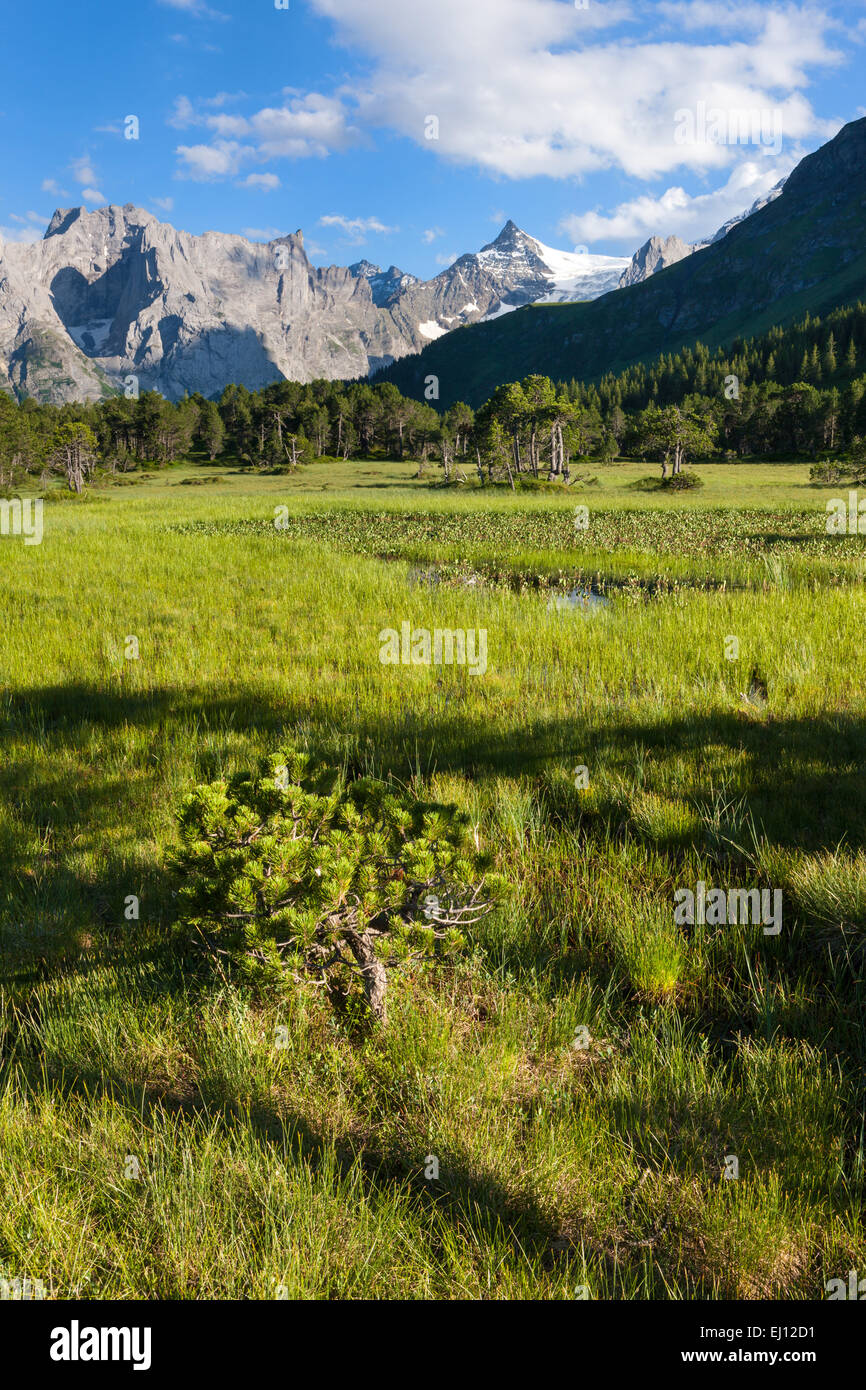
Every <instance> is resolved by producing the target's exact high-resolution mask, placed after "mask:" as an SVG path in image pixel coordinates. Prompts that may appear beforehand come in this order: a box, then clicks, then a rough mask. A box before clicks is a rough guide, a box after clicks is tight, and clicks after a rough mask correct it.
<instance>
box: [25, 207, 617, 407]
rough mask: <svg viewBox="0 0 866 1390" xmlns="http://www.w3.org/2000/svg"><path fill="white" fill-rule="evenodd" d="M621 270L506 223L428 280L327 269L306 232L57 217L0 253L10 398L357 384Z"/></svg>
mask: <svg viewBox="0 0 866 1390" xmlns="http://www.w3.org/2000/svg"><path fill="white" fill-rule="evenodd" d="M627 264H628V261H627V260H626V259H621V258H619V257H607V256H590V255H587V254H583V253H573V252H562V251H554V250H553V249H552V248H549V247H546V246H544V245H543V244H542V243H541V242H537V241H535V240H534V239H533V238H532V237H529V236H527V234H526V233H525V232H522V231H520V229H519V228H518V227H516V226H515V225H514V223H513V222H509V223H507V224H506V226H505V227H504V228H503V230H502V232H501V233H500V235H499V236H498V237H497V238H496V240H495V241H493V242H491V243H490V244H489V245H487V246H485V247H484V248H483V249H482V250H481V251H480V252H478V253H477V254H474V255H465V256H461V257H460V258H459V260H457V261H455V262H454V264H453V265H451V266H449V267H448V268H447V269H446V270H443V271H442V272H441V273H440V274H439V275H437V276H435V277H434V278H433V279H432V280H428V281H421V280H418V279H416V277H415V276H413V275H408V274H406V273H404V272H403V271H401V270H399V269H398V268H397V267H396V266H391V267H390V268H389V269H388V270H387V271H384V272H383V271H382V270H381V269H380V268H379V267H378V266H375V265H372V264H371V263H370V262H369V261H360V262H358V263H357V264H355V265H353V266H349V267H341V266H329V267H327V268H325V269H321V268H317V267H315V266H313V265H312V264H311V262H310V260H309V259H308V257H307V254H306V252H305V250H304V240H303V234H302V233H301V232H296V233H295V234H294V235H292V236H282V237H278V238H276V240H274V241H271V242H268V243H267V244H262V243H257V242H252V241H248V240H247V239H246V238H245V237H242V236H234V235H229V234H226V233H222V232H206V233H205V234H204V235H203V236H193V235H191V234H190V233H188V232H183V231H178V230H176V229H175V228H174V227H172V226H170V225H169V224H168V223H165V222H160V221H159V220H158V219H157V218H156V217H154V216H152V215H151V214H150V213H148V212H144V211H142V210H141V209H140V208H136V207H133V206H132V205H131V204H127V205H126V206H124V207H116V206H110V207H103V208H99V209H98V210H96V211H94V212H88V211H86V209H84V208H72V209H67V210H58V211H57V212H55V214H54V216H53V217H52V219H51V222H50V224H49V227H48V229H47V231H46V233H45V236H44V238H43V239H42V241H40V242H35V243H29V244H24V243H20V242H14V243H13V242H9V243H4V242H2V241H0V389H6V390H11V391H13V392H14V393H15V394H16V395H18V396H25V395H32V396H36V397H38V398H40V399H42V400H49V401H55V402H62V401H64V400H93V399H98V398H99V397H101V396H103V395H106V394H109V393H111V392H113V391H116V390H118V389H120V388H123V387H124V384H125V383H127V381H128V379H129V377H134V378H135V379H136V382H137V384H138V389H139V390H141V391H145V390H149V389H154V390H157V391H160V392H162V394H163V395H165V396H167V397H168V398H169V399H173V400H174V399H177V398H178V397H180V396H182V395H183V393H184V392H185V391H189V392H193V391H200V392H202V394H203V395H206V396H212V395H216V394H218V393H219V392H220V391H221V390H222V389H223V387H224V386H226V385H227V384H228V383H229V382H238V383H243V384H244V385H246V386H248V387H249V388H250V389H256V388H258V387H261V386H265V385H267V384H268V382H271V381H275V380H278V379H279V378H280V377H286V378H290V379H293V380H296V381H310V380H312V379H313V378H315V377H325V378H329V379H336V378H353V377H363V376H366V375H368V374H369V373H370V372H373V371H375V370H376V369H377V368H380V367H384V366H386V365H388V364H389V363H392V362H394V361H395V360H397V359H398V358H401V357H404V356H405V355H406V354H407V353H418V352H419V351H420V350H421V349H422V348H423V347H424V346H425V344H427V343H429V342H431V341H432V340H434V339H436V338H439V337H441V336H442V335H443V334H445V333H447V332H449V331H450V330H451V329H453V328H457V327H459V326H461V325H463V324H466V323H472V322H476V321H478V320H480V319H485V318H495V317H497V316H499V315H501V314H503V313H506V312H508V311H509V310H511V309H516V308H518V307H520V306H521V305H524V304H528V303H531V302H532V301H533V300H536V299H540V300H556V299H590V298H592V297H594V296H595V295H598V294H603V293H604V292H605V291H606V290H608V289H611V288H613V287H614V285H615V284H616V283H617V281H618V279H619V276H620V275H621V273H622V271H623V268H624V267H625V266H626V265H627Z"/></svg>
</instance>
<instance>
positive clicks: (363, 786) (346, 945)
mask: <svg viewBox="0 0 866 1390" xmlns="http://www.w3.org/2000/svg"><path fill="white" fill-rule="evenodd" d="M178 819H179V824H180V835H181V846H180V848H179V849H178V850H177V851H176V852H175V853H174V854H173V856H172V864H173V867H174V869H175V870H176V872H177V873H178V875H179V880H180V885H179V895H178V896H179V899H180V904H181V907H180V918H179V930H180V931H181V933H182V934H183V935H185V936H186V938H187V939H188V940H190V941H191V940H192V939H198V940H199V941H200V942H203V943H204V945H205V946H206V947H207V949H208V950H209V951H210V952H211V953H216V952H219V953H220V954H221V956H222V958H223V959H224V960H225V961H226V962H227V964H228V965H229V967H230V968H236V969H237V970H238V971H239V972H240V974H241V975H242V977H244V978H246V979H247V980H248V981H250V982H253V983H256V984H257V985H260V986H261V985H263V984H271V985H273V984H276V983H281V984H286V983H290V982H291V981H300V980H301V979H302V978H303V977H304V976H313V977H315V978H317V979H318V980H320V981H323V982H324V983H325V984H326V986H327V987H328V989H329V990H330V989H335V988H338V989H339V990H340V991H341V992H342V993H343V994H344V995H345V994H350V993H352V992H353V983H354V985H355V986H356V987H357V986H360V987H361V989H362V990H363V995H364V998H365V999H366V1003H367V1005H368V1006H369V1009H370V1011H371V1012H372V1014H373V1015H374V1016H375V1017H377V1018H379V1019H381V1020H383V1021H384V1020H385V1016H386V1009H385V995H386V985H387V977H388V971H389V970H390V969H392V968H393V967H395V966H398V965H400V964H401V963H403V962H406V961H409V960H410V959H429V958H431V957H432V956H433V955H434V954H442V953H446V952H451V951H456V950H458V949H459V948H460V947H461V946H462V945H463V943H464V935H463V933H464V930H465V929H466V928H467V927H468V926H469V925H471V924H472V923H473V922H474V921H476V920H477V919H478V918H479V916H480V915H482V914H483V913H484V912H486V911H488V910H489V908H490V906H491V903H492V897H493V894H494V892H495V891H496V888H497V885H498V880H496V879H495V878H494V877H493V876H492V875H491V874H490V863H491V860H490V856H489V854H486V853H484V852H482V850H481V849H480V847H479V845H478V843H477V835H476V834H474V833H473V830H472V827H471V825H470V823H469V819H468V817H467V816H466V815H465V814H464V813H463V812H461V811H460V810H459V809H458V808H457V807H456V806H454V805H443V804H437V803H434V802H425V801H421V800H419V799H418V798H417V797H415V796H414V795H413V794H412V793H411V792H410V791H408V790H407V789H405V788H403V787H401V786H398V785H397V784H395V783H392V782H383V781H377V780H374V779H372V778H367V777H357V778H349V777H347V776H346V774H345V772H344V771H343V770H342V769H339V768H335V767H328V766H318V767H317V766H314V764H313V763H312V761H311V759H310V758H309V756H308V755H307V754H305V753H302V752H300V751H298V750H297V749H295V748H286V749H283V750H281V751H279V752H278V753H275V754H273V755H272V756H270V757H268V758H266V759H264V760H263V762H262V763H261V765H260V768H259V772H258V774H257V775H254V776H251V775H250V774H248V773H240V774H238V775H236V776H234V777H232V778H231V779H229V780H227V781H226V780H219V781H215V782H210V783H207V784H205V785H202V786H199V787H196V788H195V790H194V791H193V792H191V793H190V794H189V795H188V796H187V797H186V798H185V800H184V802H183V804H182V807H181V809H180V812H179V815H178ZM355 992H357V988H356V989H355Z"/></svg>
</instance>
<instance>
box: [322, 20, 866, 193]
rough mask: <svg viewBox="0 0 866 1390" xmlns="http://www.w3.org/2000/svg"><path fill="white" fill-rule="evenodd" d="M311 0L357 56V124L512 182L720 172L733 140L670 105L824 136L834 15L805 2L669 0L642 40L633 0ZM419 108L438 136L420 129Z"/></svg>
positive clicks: (792, 137)
mask: <svg viewBox="0 0 866 1390" xmlns="http://www.w3.org/2000/svg"><path fill="white" fill-rule="evenodd" d="M310 3H311V6H312V8H313V9H314V10H316V11H317V12H318V13H319V14H320V15H323V16H326V17H328V18H329V19H331V20H333V21H334V24H335V26H336V28H337V35H338V38H339V40H340V41H341V42H343V43H344V44H346V45H347V46H350V47H351V49H352V51H353V54H355V55H357V54H358V53H361V54H367V55H369V59H370V64H369V71H368V73H367V74H366V76H365V77H364V78H363V79H360V80H354V81H353V82H352V83H351V84H347V85H345V86H344V87H343V88H342V89H341V90H340V92H339V96H340V97H341V98H342V100H343V101H344V102H347V101H349V100H352V101H354V102H355V103H356V106H357V115H356V116H355V118H354V119H357V120H360V121H361V122H363V124H365V125H367V126H368V127H375V126H381V127H386V128H389V129H392V130H396V131H399V132H401V133H402V134H403V135H405V136H407V137H408V138H410V139H412V140H414V141H416V142H417V143H418V144H419V145H420V146H421V147H423V148H426V149H428V150H429V151H430V152H431V153H434V154H438V155H441V156H445V157H447V158H450V159H453V160H456V161H459V162H461V163H465V164H474V165H477V166H480V167H481V168H482V169H485V170H487V171H488V172H490V173H494V174H500V175H504V176H506V177H509V178H528V177H534V176H537V175H548V176H553V177H557V178H573V177H576V176H577V177H579V176H580V175H582V174H586V173H589V172H591V171H593V170H597V169H602V168H619V169H621V170H622V171H624V172H625V173H626V174H628V175H632V176H636V177H639V178H654V177H659V176H662V175H664V174H666V173H670V172H672V171H673V170H675V169H691V170H696V171H701V172H709V171H712V170H713V169H716V170H718V169H723V168H726V167H730V166H731V165H732V164H733V163H734V162H736V149H735V148H732V147H731V146H730V145H723V144H715V143H710V142H703V143H692V144H678V143H677V141H676V140H675V138H674V134H675V117H674V113H675V112H676V111H677V110H679V109H683V108H687V109H693V108H695V107H696V106H697V103H698V102H699V101H703V102H704V103H705V104H706V106H707V107H709V108H713V107H720V108H723V109H725V110H731V109H733V110H752V109H757V110H772V111H774V112H775V111H778V112H779V113H780V118H781V121H782V129H783V133H784V138H785V141H786V146H789V144H790V142H791V141H795V142H796V141H802V140H805V139H807V138H810V137H813V136H815V135H818V136H827V135H829V134H832V133H833V131H832V129H830V128H828V125H827V123H825V122H823V121H821V120H819V119H818V118H817V117H816V116H815V114H814V112H813V110H812V107H811V105H810V103H809V101H808V100H807V98H806V97H805V95H803V91H804V89H805V88H807V87H808V85H809V83H810V81H811V80H812V78H813V74H814V72H815V70H820V69H827V68H829V67H833V66H834V65H838V64H840V63H841V62H842V56H841V55H840V54H839V53H836V52H834V51H833V50H831V49H830V48H829V47H828V44H827V42H826V34H827V33H828V32H829V31H831V30H832V28H833V21H832V20H831V18H830V17H829V16H828V15H827V14H825V13H824V12H823V11H822V10H821V9H818V8H815V7H814V6H812V5H810V4H808V3H804V4H802V5H797V4H788V3H773V0H771V3H769V4H764V3H762V4H760V5H759V4H755V3H751V4H749V3H745V4H737V3H736V0H734V8H733V11H729V10H728V9H727V8H725V7H718V6H717V5H715V4H709V3H707V0H692V3H686V4H670V5H667V6H666V7H664V8H660V9H659V19H660V21H661V22H660V23H656V24H653V25H651V26H650V28H649V30H648V31H646V30H645V31H644V32H643V33H642V35H641V37H639V38H638V37H636V36H635V34H634V32H633V31H631V30H630V29H629V27H628V25H629V21H630V19H631V16H632V14H633V13H634V14H635V16H637V17H643V18H645V7H640V8H639V9H637V8H635V9H634V10H633V9H632V7H631V6H630V5H627V4H624V3H621V2H620V0H606V3H604V4H591V5H590V6H589V7H588V9H586V10H578V9H576V8H575V7H574V6H573V5H569V4H565V3H562V0H472V3H471V4H467V3H466V0H428V3H426V4H424V5H422V6H418V5H407V4H406V3H405V0H310ZM730 14H733V19H730V17H729V16H730ZM620 26H625V28H624V31H623V32H620V33H618V34H616V35H613V34H612V33H611V32H610V31H611V30H613V29H617V28H619V27H620ZM605 31H607V32H605ZM647 33H648V34H649V37H647ZM431 115H435V116H436V117H437V118H438V122H439V129H438V139H428V138H426V136H425V124H426V122H427V118H428V117H429V116H431Z"/></svg>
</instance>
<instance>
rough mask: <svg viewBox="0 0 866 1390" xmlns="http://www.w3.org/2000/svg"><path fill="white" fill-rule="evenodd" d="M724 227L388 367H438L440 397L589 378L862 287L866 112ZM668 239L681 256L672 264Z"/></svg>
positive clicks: (408, 379)
mask: <svg viewBox="0 0 866 1390" xmlns="http://www.w3.org/2000/svg"><path fill="white" fill-rule="evenodd" d="M774 192H775V190H774ZM720 232H721V233H722V235H721V236H718V234H717V237H716V238H713V239H712V241H711V242H710V243H709V244H708V245H706V246H704V247H703V248H702V249H699V250H695V251H693V252H692V251H691V248H689V247H688V246H686V245H685V244H684V243H679V244H678V246H674V247H670V246H667V247H666V244H665V243H661V242H660V243H659V244H658V245H656V246H654V245H652V244H651V243H647V246H645V247H643V248H641V252H639V253H638V256H641V255H643V256H644V261H645V264H644V265H643V267H638V269H639V270H642V272H643V274H644V275H645V277H646V278H643V279H641V280H639V282H638V283H634V284H631V285H629V286H628V287H626V288H623V289H620V290H617V292H616V293H613V294H605V295H603V296H602V297H601V298H597V299H595V300H594V301H593V302H592V303H584V304H569V305H562V306H550V305H541V306H532V307H530V308H525V309H521V310H519V311H518V312H517V313H514V314H509V315H508V316H507V318H504V319H501V320H496V321H494V322H490V323H484V324H478V325H476V326H474V327H472V328H460V329H458V330H457V331H456V332H455V333H452V334H449V335H448V337H447V338H444V339H442V340H441V341H440V342H436V343H432V344H430V346H428V347H427V348H425V350H424V352H422V353H421V355H420V356H419V357H413V358H407V359H405V360H404V361H402V362H398V363H395V364H394V365H393V366H392V367H390V368H389V369H388V371H387V373H386V374H385V375H386V376H387V378H388V379H389V380H391V381H393V382H394V383H395V384H396V385H397V386H398V387H399V388H400V390H401V391H403V392H404V393H405V394H407V395H414V396H420V395H421V394H422V391H423V387H424V382H425V380H426V379H427V378H428V377H429V376H431V375H433V376H436V377H437V378H438V382H439V393H440V394H439V400H440V404H443V405H446V406H447V405H448V404H450V403H451V402H453V401H454V400H456V399H461V400H465V401H467V402H469V404H471V405H478V404H480V402H482V401H483V400H484V399H485V398H486V397H487V396H488V395H489V394H490V392H491V391H493V390H494V389H495V388H496V386H498V385H499V384H500V383H501V382H503V381H510V380H515V379H519V378H521V377H524V376H526V375H527V374H529V373H532V372H539V373H543V374H544V375H547V376H551V377H553V378H555V379H566V380H567V379H569V378H572V377H579V378H582V379H584V380H593V379H597V378H599V377H600V376H602V375H604V373H606V372H608V371H621V370H623V369H624V368H625V367H627V366H629V365H630V364H631V363H634V362H637V361H642V360H649V359H651V358H653V357H656V356H657V355H658V354H659V353H662V352H675V351H677V350H678V349H679V348H681V347H684V346H686V345H690V344H693V343H695V342H696V341H701V342H703V343H706V344H707V346H709V347H716V346H720V345H724V344H728V343H730V342H732V341H733V340H734V339H735V338H738V337H747V336H750V335H752V334H755V333H760V332H762V331H764V330H766V329H767V328H769V327H771V326H772V325H773V324H775V323H779V324H783V325H784V324H786V323H790V322H792V321H793V320H795V319H796V318H798V317H801V316H802V315H804V314H805V313H806V312H807V311H809V312H812V313H816V314H821V313H824V312H826V311H827V310H829V309H832V308H834V307H836V306H837V305H841V304H845V303H851V302H856V301H857V300H858V299H860V298H864V297H866V118H864V119H863V120H859V121H853V122H851V123H850V124H849V125H846V126H844V127H843V129H842V130H841V131H840V132H839V134H838V135H837V136H836V137H835V138H834V139H833V140H831V141H830V142H829V143H828V144H826V145H823V146H822V147H821V149H819V150H816V151H815V153H814V154H811V155H808V156H807V157H806V158H805V159H804V160H802V161H801V162H800V164H798V165H797V167H796V169H794V171H793V172H792V173H791V174H790V175H789V176H788V179H787V181H786V182H785V184H784V187H783V188H782V189H781V191H780V192H778V193H777V195H776V196H774V197H772V198H770V199H767V200H763V205H760V204H759V205H757V206H756V208H755V210H754V211H752V212H751V215H749V216H746V217H745V218H743V219H735V220H734V222H733V223H732V224H726V227H725V228H720ZM666 250H667V252H671V251H673V252H674V255H673V257H672V259H673V260H675V263H674V264H667V265H666V264H665V251H666ZM677 253H678V254H677ZM636 259H637V258H636ZM660 266H661V267H662V268H659V267H660ZM653 270H654V271H655V273H652V271H653Z"/></svg>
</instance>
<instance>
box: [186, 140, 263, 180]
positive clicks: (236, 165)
mask: <svg viewBox="0 0 866 1390" xmlns="http://www.w3.org/2000/svg"><path fill="white" fill-rule="evenodd" d="M175 153H176V154H177V155H178V156H179V157H180V159H181V160H182V161H183V164H184V166H185V167H184V168H182V169H180V170H178V177H179V178H187V179H195V180H196V181H197V182H203V181H205V180H207V179H218V178H225V176H226V175H227V174H236V173H238V171H239V169H240V166H241V160H242V159H243V157H244V155H245V153H246V151H245V150H244V148H243V146H242V145H239V144H238V143H237V141H236V140H217V141H216V143H215V144H213V145H178V147H177V150H176V151H175Z"/></svg>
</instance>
